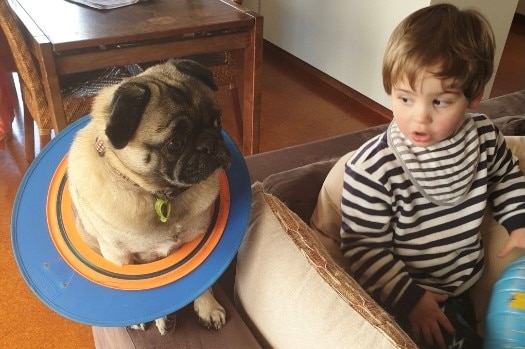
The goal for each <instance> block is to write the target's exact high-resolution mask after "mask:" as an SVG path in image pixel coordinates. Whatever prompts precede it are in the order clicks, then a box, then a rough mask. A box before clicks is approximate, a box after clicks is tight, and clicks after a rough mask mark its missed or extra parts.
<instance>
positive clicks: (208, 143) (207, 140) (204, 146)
mask: <svg viewBox="0 0 525 349" xmlns="http://www.w3.org/2000/svg"><path fill="white" fill-rule="evenodd" d="M216 147H217V138H216V137H214V136H212V135H207V134H206V135H202V136H201V137H200V140H199V142H198V144H197V151H199V152H201V153H204V154H207V155H209V154H213V153H215V149H216Z"/></svg>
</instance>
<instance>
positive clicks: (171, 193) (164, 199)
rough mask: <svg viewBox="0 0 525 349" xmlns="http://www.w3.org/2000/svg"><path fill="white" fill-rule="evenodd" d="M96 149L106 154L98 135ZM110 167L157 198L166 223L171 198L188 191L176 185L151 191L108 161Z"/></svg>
mask: <svg viewBox="0 0 525 349" xmlns="http://www.w3.org/2000/svg"><path fill="white" fill-rule="evenodd" d="M95 149H96V151H97V153H98V155H99V156H100V157H104V155H105V154H106V147H105V145H104V141H103V140H102V139H100V137H97V138H96V139H95ZM107 164H108V165H109V167H111V168H112V169H113V170H114V171H115V173H116V174H118V175H119V176H120V177H122V178H123V179H125V180H126V181H128V182H129V183H131V184H133V186H135V187H137V188H140V189H141V190H143V191H145V192H147V193H150V194H151V195H152V196H153V197H154V198H155V204H154V208H155V212H156V213H157V215H158V216H159V219H160V220H161V222H163V223H166V222H167V221H168V218H169V215H170V212H171V204H170V203H169V200H171V199H173V198H174V197H176V196H177V195H179V194H180V193H182V192H184V191H186V189H188V187H175V188H173V189H170V190H157V191H154V192H152V191H150V190H147V189H145V188H144V187H143V186H141V185H140V184H138V183H137V182H135V181H134V180H132V179H131V178H129V177H128V176H126V175H125V174H123V173H122V172H120V171H119V170H118V169H117V168H115V167H113V166H112V165H111V164H110V163H109V162H108V163H107Z"/></svg>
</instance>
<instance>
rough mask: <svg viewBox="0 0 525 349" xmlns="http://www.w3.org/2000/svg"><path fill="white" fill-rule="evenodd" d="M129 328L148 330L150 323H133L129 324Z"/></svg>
mask: <svg viewBox="0 0 525 349" xmlns="http://www.w3.org/2000/svg"><path fill="white" fill-rule="evenodd" d="M129 328H131V329H132V330H137V331H146V330H147V328H148V324H147V323H145V322H144V323H142V324H136V325H131V326H129Z"/></svg>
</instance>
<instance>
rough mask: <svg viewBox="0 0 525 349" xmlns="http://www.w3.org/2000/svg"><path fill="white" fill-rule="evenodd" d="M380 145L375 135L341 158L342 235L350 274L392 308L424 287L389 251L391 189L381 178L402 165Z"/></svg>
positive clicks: (409, 302)
mask: <svg viewBox="0 0 525 349" xmlns="http://www.w3.org/2000/svg"><path fill="white" fill-rule="evenodd" d="M385 145H386V140H385V139H384V137H378V138H375V139H373V140H372V141H370V142H368V143H367V144H366V145H365V146H364V147H363V148H361V150H360V151H359V152H357V153H356V154H355V155H354V156H353V157H352V158H351V159H350V160H349V161H348V162H347V164H346V168H345V174H344V186H343V195H342V229H341V238H342V252H343V254H344V256H345V258H346V260H347V262H348V263H349V267H350V271H351V273H352V275H353V276H354V277H355V278H356V280H357V281H358V282H359V283H360V284H361V285H362V287H363V288H364V289H365V290H366V291H367V292H368V293H369V294H371V295H372V296H373V297H374V298H375V299H377V300H378V301H380V303H382V304H383V305H384V306H385V307H386V308H387V309H388V310H390V311H391V312H393V313H394V314H395V313H396V312H397V308H399V309H405V311H406V309H411V308H412V307H413V306H414V305H415V304H416V303H417V302H418V301H419V299H420V298H421V297H422V295H423V292H424V290H423V289H422V288H420V287H419V286H417V285H416V284H415V283H414V282H413V281H412V279H411V278H410V276H409V274H408V272H407V270H406V267H405V264H404V263H403V262H402V261H400V260H398V259H396V257H395V256H394V254H393V253H392V250H393V248H394V246H393V241H394V237H393V234H394V232H393V226H394V225H395V222H394V221H392V217H393V213H392V198H391V194H390V190H389V188H388V185H386V186H385V184H386V183H391V182H392V178H396V176H398V175H399V173H400V172H402V168H401V167H399V166H398V165H396V162H395V156H394V155H393V154H392V152H390V151H389V150H388V147H385ZM394 183H395V180H394ZM395 184H396V185H401V186H403V185H409V184H407V183H403V182H400V183H395ZM371 217H373V218H371Z"/></svg>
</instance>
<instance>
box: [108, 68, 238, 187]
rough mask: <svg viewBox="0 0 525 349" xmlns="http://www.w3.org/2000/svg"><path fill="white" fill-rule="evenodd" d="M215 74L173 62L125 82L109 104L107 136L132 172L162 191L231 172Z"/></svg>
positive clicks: (151, 69)
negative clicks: (154, 184)
mask: <svg viewBox="0 0 525 349" xmlns="http://www.w3.org/2000/svg"><path fill="white" fill-rule="evenodd" d="M216 90H217V87H216V85H215V83H214V82H213V77H212V75H211V72H210V71H209V70H208V69H206V68H204V67H203V66H201V65H199V64H197V63H195V62H193V61H189V60H171V61H169V62H168V63H166V64H163V65H158V66H154V67H151V68H149V69H148V70H146V71H145V72H144V73H142V74H140V75H138V76H136V77H133V78H131V79H129V80H127V81H126V82H124V83H123V84H121V85H120V86H119V87H118V88H117V89H116V90H115V92H114V94H113V99H112V101H111V103H109V104H108V106H107V108H108V110H107V111H108V119H107V126H106V135H107V137H108V139H109V141H110V142H111V144H112V146H113V147H114V148H115V154H116V155H117V156H118V158H119V159H120V161H121V162H122V163H123V164H124V165H125V166H126V167H127V168H128V169H130V170H131V171H133V172H135V173H137V174H139V175H140V176H142V177H145V178H148V180H150V181H155V182H158V183H156V184H157V185H158V186H159V187H166V186H172V187H174V186H179V187H187V186H191V185H194V184H197V183H199V182H201V181H202V180H204V179H206V178H208V177H209V176H210V175H211V174H212V173H213V172H214V171H216V170H217V169H219V168H227V167H228V166H229V164H230V162H231V155H230V153H229V151H228V148H227V147H226V144H225V143H224V139H223V138H222V134H221V113H220V110H219V106H218V104H217V101H216V97H215V91H216Z"/></svg>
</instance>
